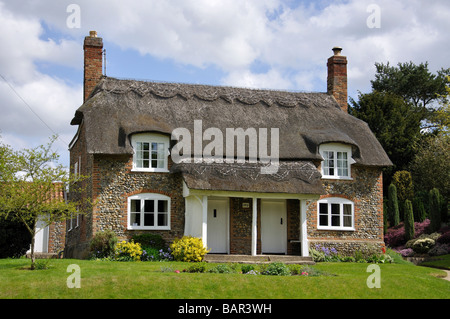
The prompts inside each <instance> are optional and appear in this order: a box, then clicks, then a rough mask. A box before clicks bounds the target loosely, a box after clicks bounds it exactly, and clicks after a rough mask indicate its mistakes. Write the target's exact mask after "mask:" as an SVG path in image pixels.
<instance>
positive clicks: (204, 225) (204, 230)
mask: <svg viewBox="0 0 450 319" xmlns="http://www.w3.org/2000/svg"><path fill="white" fill-rule="evenodd" d="M207 238H208V196H206V195H203V197H202V242H203V246H204V247H208V246H207V244H208V243H207Z"/></svg>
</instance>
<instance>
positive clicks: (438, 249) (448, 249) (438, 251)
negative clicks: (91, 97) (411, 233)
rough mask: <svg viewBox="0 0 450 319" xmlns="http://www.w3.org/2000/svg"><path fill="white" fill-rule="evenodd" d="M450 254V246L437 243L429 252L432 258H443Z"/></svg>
mask: <svg viewBox="0 0 450 319" xmlns="http://www.w3.org/2000/svg"><path fill="white" fill-rule="evenodd" d="M447 254H450V244H441V243H436V245H434V247H433V248H431V249H430V250H429V251H428V255H430V256H442V255H447Z"/></svg>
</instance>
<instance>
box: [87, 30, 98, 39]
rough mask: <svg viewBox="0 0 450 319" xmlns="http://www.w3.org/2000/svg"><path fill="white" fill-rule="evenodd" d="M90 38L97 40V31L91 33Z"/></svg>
mask: <svg viewBox="0 0 450 319" xmlns="http://www.w3.org/2000/svg"><path fill="white" fill-rule="evenodd" d="M89 36H90V37H91V38H96V37H97V31H89Z"/></svg>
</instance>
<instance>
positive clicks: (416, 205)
mask: <svg viewBox="0 0 450 319" xmlns="http://www.w3.org/2000/svg"><path fill="white" fill-rule="evenodd" d="M413 211H414V220H415V221H417V222H419V223H421V222H423V221H424V220H425V219H426V218H427V215H426V212H425V207H424V206H423V202H422V200H421V198H420V197H415V198H414V201H413Z"/></svg>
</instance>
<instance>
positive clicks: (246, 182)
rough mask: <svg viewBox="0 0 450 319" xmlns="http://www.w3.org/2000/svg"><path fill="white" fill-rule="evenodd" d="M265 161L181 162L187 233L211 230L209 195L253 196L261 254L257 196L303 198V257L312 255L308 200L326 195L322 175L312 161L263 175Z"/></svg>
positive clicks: (178, 166) (254, 241)
mask: <svg viewBox="0 0 450 319" xmlns="http://www.w3.org/2000/svg"><path fill="white" fill-rule="evenodd" d="M263 166H264V165H263V164H261V163H249V162H245V163H237V162H235V163H179V164H173V166H172V167H171V172H172V173H181V174H182V177H183V181H184V194H183V195H184V196H185V198H186V215H185V218H186V219H185V233H186V234H191V235H194V236H198V237H201V238H202V239H203V243H204V245H205V246H208V244H207V233H208V217H207V216H208V198H216V197H244V198H252V200H253V205H252V208H253V209H252V248H251V251H252V255H256V254H257V236H258V234H257V211H258V207H257V199H258V198H266V199H267V198H272V199H299V200H300V238H299V242H300V243H301V251H302V256H308V242H307V231H306V209H307V206H306V201H307V200H317V199H318V198H319V196H320V195H322V194H324V189H323V186H322V183H321V174H320V173H319V171H318V170H317V168H316V167H315V166H314V164H313V163H312V162H309V161H296V162H286V161H282V162H280V163H279V165H278V167H277V168H278V169H277V171H276V173H273V174H262V171H261V168H262V167H263Z"/></svg>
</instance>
